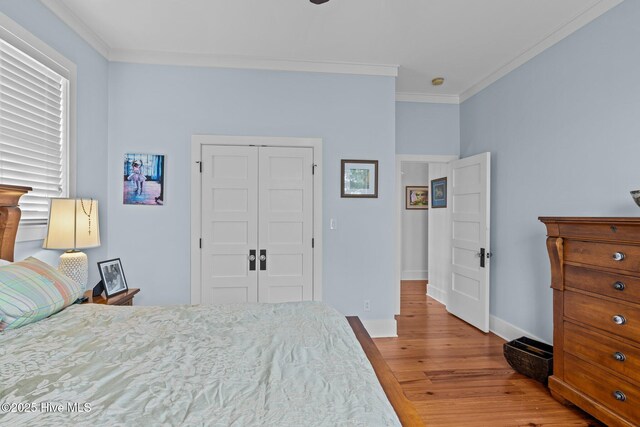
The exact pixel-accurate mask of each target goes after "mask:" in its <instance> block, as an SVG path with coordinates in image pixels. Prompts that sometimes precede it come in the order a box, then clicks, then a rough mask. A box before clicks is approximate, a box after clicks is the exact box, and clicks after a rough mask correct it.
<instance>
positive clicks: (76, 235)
mask: <svg viewBox="0 0 640 427" xmlns="http://www.w3.org/2000/svg"><path fill="white" fill-rule="evenodd" d="M97 246H100V226H99V224H98V201H97V200H93V199H51V206H50V207H49V227H48V228H47V236H46V238H45V239H44V244H43V245H42V247H43V248H45V249H65V250H66V249H83V248H95V247H97Z"/></svg>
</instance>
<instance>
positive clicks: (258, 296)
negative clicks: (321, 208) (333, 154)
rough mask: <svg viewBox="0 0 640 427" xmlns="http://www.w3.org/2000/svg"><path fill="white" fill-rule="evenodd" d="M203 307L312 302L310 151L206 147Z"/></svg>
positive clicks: (203, 208) (289, 148)
mask: <svg viewBox="0 0 640 427" xmlns="http://www.w3.org/2000/svg"><path fill="white" fill-rule="evenodd" d="M201 188H202V204H201V206H202V217H201V218H202V243H201V246H202V249H201V257H202V258H201V268H202V271H201V273H202V275H201V280H202V281H201V286H202V289H201V298H202V299H201V302H202V303H203V304H221V303H245V302H286V301H305V300H312V299H313V247H312V245H313V240H312V239H313V149H312V148H297V147H296V148H291V147H254V146H220V145H204V146H203V147H202V187H201Z"/></svg>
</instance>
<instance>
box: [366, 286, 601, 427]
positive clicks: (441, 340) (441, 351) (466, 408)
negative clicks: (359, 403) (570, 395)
mask: <svg viewBox="0 0 640 427" xmlns="http://www.w3.org/2000/svg"><path fill="white" fill-rule="evenodd" d="M425 293H426V284H425V282H424V281H404V282H403V283H402V304H401V314H400V315H399V316H397V317H396V318H397V320H398V338H377V339H374V341H375V343H376V346H377V347H378V348H379V349H380V352H381V353H382V355H383V357H384V359H385V360H386V362H387V364H388V365H389V367H390V368H391V370H392V371H393V373H394V375H395V376H396V378H397V379H398V381H399V382H400V384H401V386H402V389H403V390H404V393H405V395H406V396H407V398H408V399H409V400H410V401H411V402H412V403H413V404H414V406H415V407H416V410H417V411H418V414H419V415H420V416H421V417H422V419H423V421H424V422H425V424H426V425H427V426H438V427H439V426H491V427H498V426H563V427H564V426H601V424H599V423H598V422H597V421H595V420H593V419H592V418H591V417H590V416H589V415H588V414H585V413H584V412H581V411H580V410H578V409H576V408H573V407H571V408H570V407H565V406H563V405H561V404H560V403H558V402H557V401H555V400H554V399H553V398H552V397H551V395H550V394H549V392H548V390H547V389H546V388H545V387H544V386H543V385H541V384H539V383H537V382H536V381H534V380H531V379H529V378H527V377H525V376H523V375H520V374H518V373H516V372H515V371H513V369H511V367H510V366H509V365H508V364H507V362H506V361H505V360H504V357H503V355H502V345H503V343H504V340H503V339H501V338H499V337H498V336H496V335H494V334H486V335H485V334H484V333H482V332H480V331H478V330H477V329H475V328H473V327H471V326H469V325H468V324H467V323H465V322H463V321H462V320H460V319H458V318H456V317H455V316H452V315H450V314H448V313H447V312H446V309H445V308H444V306H443V305H442V304H440V303H438V302H437V301H435V300H433V299H431V298H429V297H427V296H426V295H425Z"/></svg>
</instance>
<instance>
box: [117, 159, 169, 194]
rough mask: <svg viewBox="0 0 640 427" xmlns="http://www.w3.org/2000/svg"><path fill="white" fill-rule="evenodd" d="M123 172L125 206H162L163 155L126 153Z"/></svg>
mask: <svg viewBox="0 0 640 427" xmlns="http://www.w3.org/2000/svg"><path fill="white" fill-rule="evenodd" d="M123 172H124V174H123V177H124V185H123V189H122V196H123V197H122V200H123V203H124V204H125V205H152V206H159V205H163V204H164V188H163V187H164V155H162V154H143V153H127V154H125V156H124V171H123Z"/></svg>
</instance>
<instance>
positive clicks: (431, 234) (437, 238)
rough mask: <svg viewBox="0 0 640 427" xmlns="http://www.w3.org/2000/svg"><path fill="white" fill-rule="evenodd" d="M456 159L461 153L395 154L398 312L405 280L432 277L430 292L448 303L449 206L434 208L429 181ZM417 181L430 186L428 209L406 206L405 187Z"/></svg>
mask: <svg viewBox="0 0 640 427" xmlns="http://www.w3.org/2000/svg"><path fill="white" fill-rule="evenodd" d="M456 159H458V156H428V155H405V154H400V155H396V195H397V199H396V207H397V210H396V229H397V231H396V236H397V237H396V239H397V241H396V314H400V295H401V289H400V287H401V281H402V280H416V279H417V280H419V281H423V282H424V281H429V286H428V287H427V293H428V294H429V295H430V296H432V297H433V298H435V299H437V300H438V301H441V302H443V303H446V301H445V300H444V298H445V297H446V290H445V283H446V280H445V279H446V277H447V272H446V266H447V265H448V264H447V256H449V257H450V246H448V245H450V242H449V240H450V239H449V233H448V221H449V217H448V216H447V215H448V210H447V209H435V210H434V209H431V206H430V204H431V194H430V191H431V189H430V184H431V180H432V179H437V178H442V177H446V176H447V175H448V170H449V162H450V161H452V160H456ZM403 172H404V174H403ZM418 185H419V186H426V187H429V189H428V193H427V197H428V198H429V202H428V204H429V209H425V210H419V209H418V210H410V209H407V201H406V197H407V188H406V187H407V186H418ZM412 230H416V232H412ZM414 283H415V282H414Z"/></svg>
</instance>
